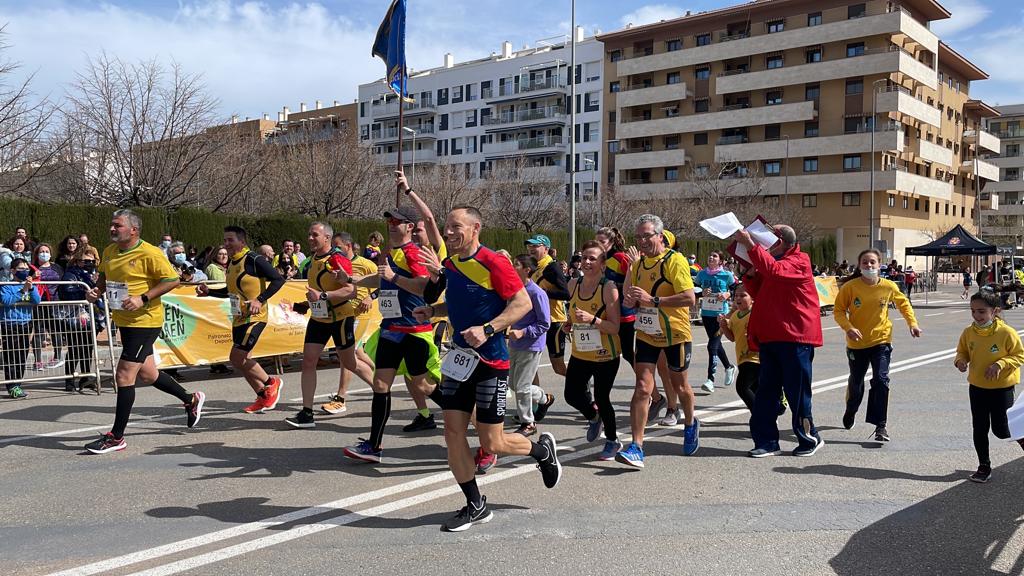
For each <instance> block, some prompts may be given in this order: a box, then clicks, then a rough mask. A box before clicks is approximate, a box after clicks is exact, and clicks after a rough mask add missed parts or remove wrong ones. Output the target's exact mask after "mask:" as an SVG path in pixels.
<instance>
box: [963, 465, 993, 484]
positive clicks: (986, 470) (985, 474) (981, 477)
mask: <svg viewBox="0 0 1024 576" xmlns="http://www.w3.org/2000/svg"><path fill="white" fill-rule="evenodd" d="M991 477H992V467H991V466H984V465H982V466H978V471H977V472H975V473H974V474H971V475H970V476H968V478H967V479H968V480H970V481H971V482H977V483H978V484H984V483H985V482H988V480H989V478H991Z"/></svg>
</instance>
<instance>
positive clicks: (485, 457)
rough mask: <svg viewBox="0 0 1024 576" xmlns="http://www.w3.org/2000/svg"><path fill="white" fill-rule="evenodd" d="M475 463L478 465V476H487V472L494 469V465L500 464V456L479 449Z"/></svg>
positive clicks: (474, 459) (474, 458)
mask: <svg viewBox="0 0 1024 576" xmlns="http://www.w3.org/2000/svg"><path fill="white" fill-rule="evenodd" d="M473 461H474V462H475V463H476V473H477V474H487V471H488V470H490V469H491V468H494V465H495V464H497V463H498V455H497V454H491V453H490V452H484V449H483V448H477V449H476V456H474V457H473Z"/></svg>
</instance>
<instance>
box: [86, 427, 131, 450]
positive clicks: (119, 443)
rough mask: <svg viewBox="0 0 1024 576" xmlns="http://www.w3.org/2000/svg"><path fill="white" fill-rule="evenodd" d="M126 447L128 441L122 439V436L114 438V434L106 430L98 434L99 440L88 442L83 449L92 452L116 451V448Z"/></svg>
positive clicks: (122, 448)
mask: <svg viewBox="0 0 1024 576" xmlns="http://www.w3.org/2000/svg"><path fill="white" fill-rule="evenodd" d="M127 447H128V443H126V442H125V441H124V438H114V434H113V433H111V432H107V433H106V434H103V435H102V436H100V439H99V440H95V441H93V442H89V443H88V444H86V445H85V449H86V450H88V451H89V452H92V453H93V454H106V453H107V452H117V451H118V450H124V449H125V448H127Z"/></svg>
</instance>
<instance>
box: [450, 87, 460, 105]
mask: <svg viewBox="0 0 1024 576" xmlns="http://www.w3.org/2000/svg"><path fill="white" fill-rule="evenodd" d="M459 102H462V86H453V87H452V104H458V103H459Z"/></svg>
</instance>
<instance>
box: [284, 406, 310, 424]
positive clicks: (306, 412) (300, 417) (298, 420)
mask: <svg viewBox="0 0 1024 576" xmlns="http://www.w3.org/2000/svg"><path fill="white" fill-rule="evenodd" d="M284 421H285V422H287V423H288V424H289V425H290V426H293V427H295V428H316V422H315V421H314V420H313V410H312V409H311V408H310V409H307V408H303V409H302V410H299V411H298V413H296V414H295V416H292V417H291V418H285V419H284Z"/></svg>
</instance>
